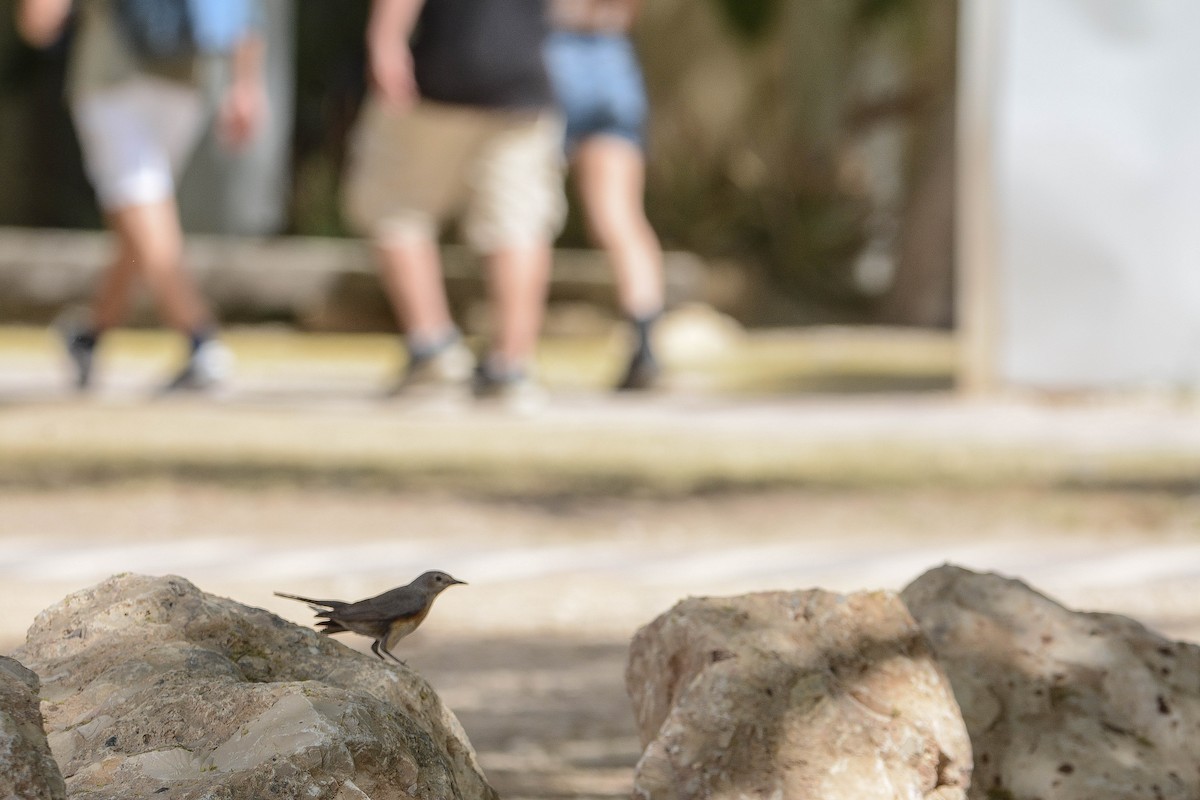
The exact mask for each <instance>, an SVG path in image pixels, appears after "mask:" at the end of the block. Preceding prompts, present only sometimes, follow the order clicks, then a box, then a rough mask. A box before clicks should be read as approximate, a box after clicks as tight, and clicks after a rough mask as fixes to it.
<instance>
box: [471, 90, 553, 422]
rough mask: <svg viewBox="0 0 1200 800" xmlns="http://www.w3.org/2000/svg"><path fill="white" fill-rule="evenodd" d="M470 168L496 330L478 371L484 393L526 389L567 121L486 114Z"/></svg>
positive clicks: (474, 230)
mask: <svg viewBox="0 0 1200 800" xmlns="http://www.w3.org/2000/svg"><path fill="white" fill-rule="evenodd" d="M489 116H490V119H489V120H488V122H487V127H488V135H487V137H486V143H485V146H484V147H483V148H482V149H481V151H480V155H479V158H478V159H477V162H476V164H475V165H474V167H473V170H472V181H471V185H472V187H473V190H474V191H473V196H472V198H471V202H470V205H469V208H468V211H467V215H466V218H465V220H464V233H465V234H466V238H467V241H468V242H469V243H470V244H471V246H472V247H473V248H474V249H475V250H477V251H478V252H481V253H484V254H485V255H486V258H487V267H488V276H489V289H490V298H491V304H492V310H493V334H492V340H491V342H490V344H489V352H488V355H487V357H486V359H485V361H484V363H483V364H482V367H481V370H480V372H479V374H478V376H477V377H478V379H479V380H478V381H477V385H476V389H477V391H478V392H479V394H481V395H489V394H500V395H501V396H504V395H506V394H510V393H512V394H514V395H515V396H516V397H515V399H518V402H520V396H521V395H525V394H528V392H527V391H526V389H527V388H529V387H531V385H532V383H531V377H532V372H533V366H534V359H535V355H536V351H537V343H538V337H539V335H540V333H541V327H542V319H543V316H544V313H545V305H546V294H547V289H548V286H549V280H550V265H551V242H552V240H553V237H554V235H555V234H556V233H557V231H558V230H559V229H560V228H561V226H562V221H563V217H564V214H565V200H564V197H563V186H562V168H563V164H562V156H561V151H560V146H561V141H562V120H561V119H560V118H559V117H558V116H557V115H555V114H550V113H545V114H540V115H533V116H531V115H528V114H523V113H511V114H510V113H501V114H492V115H489Z"/></svg>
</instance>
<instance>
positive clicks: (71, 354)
mask: <svg viewBox="0 0 1200 800" xmlns="http://www.w3.org/2000/svg"><path fill="white" fill-rule="evenodd" d="M54 329H55V330H56V331H57V332H58V335H59V338H60V339H62V343H63V349H64V350H65V351H66V353H67V358H68V359H69V360H70V362H71V371H72V372H73V373H74V375H73V376H72V377H73V378H74V381H73V383H74V386H75V389H76V390H77V391H80V392H84V391H87V390H88V389H89V388H91V385H92V365H93V364H94V363H95V360H96V334H95V333H93V332H92V331H91V329H90V328H88V327H86V326H84V325H82V324H81V323H79V322H78V321H75V320H71V319H67V318H64V319H61V320H56V321H55V323H54Z"/></svg>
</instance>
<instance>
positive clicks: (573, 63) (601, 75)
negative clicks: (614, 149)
mask: <svg viewBox="0 0 1200 800" xmlns="http://www.w3.org/2000/svg"><path fill="white" fill-rule="evenodd" d="M546 64H547V67H548V68H549V71H550V80H551V82H552V83H553V85H554V92H555V95H556V96H557V98H558V102H559V106H560V108H561V109H562V111H563V113H564V114H565V115H566V118H567V134H566V151H567V153H568V154H569V153H570V152H571V151H572V150H574V148H575V146H576V145H578V144H579V142H581V141H582V140H584V139H586V138H587V137H589V136H595V135H600V134H603V135H609V136H619V137H621V138H623V139H627V140H629V141H631V142H633V143H634V144H635V145H637V146H638V147H644V128H645V125H646V113H647V103H646V88H645V85H644V83H643V81H642V71H641V68H640V67H639V66H638V61H637V55H636V54H635V53H634V50H633V44H632V43H631V42H630V41H629V38H628V37H627V36H623V35H620V34H611V33H571V32H562V31H560V32H555V33H553V34H551V36H550V38H549V39H548V40H547V43H546Z"/></svg>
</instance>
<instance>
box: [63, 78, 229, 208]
mask: <svg viewBox="0 0 1200 800" xmlns="http://www.w3.org/2000/svg"><path fill="white" fill-rule="evenodd" d="M207 111H208V106H207V103H206V102H205V100H204V95H203V93H202V92H201V91H200V90H199V89H197V88H195V87H192V86H188V85H187V84H183V83H178V82H175V81H169V80H165V79H163V78H155V77H151V76H146V75H138V76H136V77H133V78H130V79H128V80H125V81H122V82H121V83H119V84H117V85H115V86H112V87H108V88H104V89H98V90H94V91H89V92H87V93H86V94H83V95H81V96H79V97H78V98H75V99H74V101H73V102H72V103H71V114H72V117H73V118H74V120H75V129H76V133H77V134H78V136H79V145H80V147H81V149H82V150H83V160H84V164H85V166H86V168H87V172H88V177H89V178H90V179H91V182H92V186H93V188H94V189H95V190H96V197H97V199H98V200H99V202H100V206H101V208H103V209H104V210H105V211H115V210H117V209H120V208H124V207H127V206H135V205H145V204H148V203H157V202H161V201H163V200H167V199H170V198H173V197H174V196H175V180H176V178H177V177H178V176H179V174H180V173H181V172H182V171H183V168H184V166H185V165H186V164H187V161H188V159H189V157H190V156H191V154H192V151H193V150H194V149H195V148H196V145H197V143H198V142H199V141H200V137H201V135H202V134H203V133H204V129H205V123H206V122H207V117H208V113H207Z"/></svg>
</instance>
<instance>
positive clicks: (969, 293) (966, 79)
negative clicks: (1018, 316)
mask: <svg viewBox="0 0 1200 800" xmlns="http://www.w3.org/2000/svg"><path fill="white" fill-rule="evenodd" d="M1010 8H1011V7H1010V4H1009V3H1008V2H1007V0H1004V1H1002V2H992V0H962V1H961V4H960V15H959V56H958V59H959V61H958V64H959V78H958V134H957V148H958V176H957V184H958V186H957V193H956V194H957V198H958V199H957V205H958V208H957V213H956V216H957V219H958V225H957V231H956V238H955V262H956V267H957V278H958V281H957V285H958V290H957V298H956V306H957V308H956V313H955V316H956V318H957V320H958V323H957V324H958V340H959V363H958V386H959V389H960V390H962V391H964V392H966V393H968V394H972V395H980V394H986V393H990V392H994V391H996V390H997V389H998V388H999V383H1000V381H999V376H998V363H997V360H998V356H999V351H998V345H999V326H1000V310H1001V305H1000V300H1001V298H1000V289H1001V285H1002V284H1001V276H1000V237H999V231H998V227H999V216H998V215H999V204H998V197H997V175H996V147H995V136H996V110H997V104H998V98H997V90H998V87H999V83H1000V75H999V73H1000V62H1001V58H1002V57H1003V52H1002V44H1003V41H1004V30H1005V24H1006V22H1007V15H1008V13H1009V11H1010Z"/></svg>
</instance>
